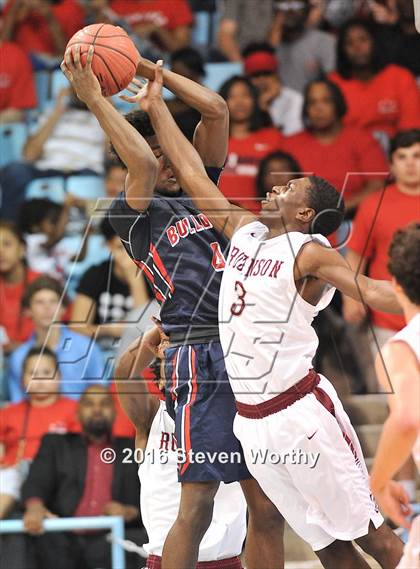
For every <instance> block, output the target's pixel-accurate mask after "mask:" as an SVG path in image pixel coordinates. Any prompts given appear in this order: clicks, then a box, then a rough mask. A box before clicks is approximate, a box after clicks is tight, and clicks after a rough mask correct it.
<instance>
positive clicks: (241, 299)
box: [230, 281, 246, 316]
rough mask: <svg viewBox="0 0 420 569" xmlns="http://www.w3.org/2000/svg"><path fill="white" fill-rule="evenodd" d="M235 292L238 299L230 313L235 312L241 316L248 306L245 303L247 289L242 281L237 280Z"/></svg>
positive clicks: (234, 313) (235, 314)
mask: <svg viewBox="0 0 420 569" xmlns="http://www.w3.org/2000/svg"><path fill="white" fill-rule="evenodd" d="M235 292H236V294H237V299H236V301H235V302H234V303H233V304H232V306H231V307H230V313H231V314H233V316H240V315H241V314H242V312H243V311H244V308H245V306H246V305H245V295H246V290H245V288H244V285H243V284H242V283H241V281H236V283H235Z"/></svg>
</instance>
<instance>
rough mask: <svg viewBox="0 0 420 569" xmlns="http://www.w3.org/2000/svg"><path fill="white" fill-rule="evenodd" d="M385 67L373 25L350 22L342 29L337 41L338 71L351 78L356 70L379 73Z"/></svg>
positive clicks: (355, 21) (359, 21) (366, 22)
mask: <svg viewBox="0 0 420 569" xmlns="http://www.w3.org/2000/svg"><path fill="white" fill-rule="evenodd" d="M383 66H384V60H383V56H382V54H381V51H380V46H379V43H378V41H377V40H376V35H375V31H374V28H373V27H372V24H371V23H370V22H368V21H365V20H361V19H360V20H359V19H352V20H349V21H348V22H347V23H346V24H344V26H343V27H342V28H341V29H340V33H339V36H338V41H337V71H338V73H339V74H340V75H341V76H342V77H345V78H350V77H351V76H352V75H353V72H354V71H356V70H363V69H369V70H371V71H373V72H374V73H377V72H378V71H380V69H382V67H383Z"/></svg>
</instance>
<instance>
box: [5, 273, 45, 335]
mask: <svg viewBox="0 0 420 569" xmlns="http://www.w3.org/2000/svg"><path fill="white" fill-rule="evenodd" d="M39 276H40V273H36V272H35V271H31V270H28V271H27V273H26V278H25V279H24V281H23V282H21V283H19V284H9V283H7V282H5V280H4V279H3V278H2V277H1V276H0V306H1V310H0V326H3V327H4V328H5V329H6V332H7V336H8V338H9V340H10V342H25V340H27V339H28V338H29V336H30V335H31V334H32V332H33V331H34V325H33V322H32V320H31V319H30V318H29V317H28V316H26V315H25V311H24V309H23V308H22V296H23V293H24V291H25V286H27V285H28V284H29V283H31V282H32V281H33V280H35V279H36V278H38V277H39Z"/></svg>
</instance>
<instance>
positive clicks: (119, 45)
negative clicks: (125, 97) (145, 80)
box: [66, 24, 140, 97]
mask: <svg viewBox="0 0 420 569" xmlns="http://www.w3.org/2000/svg"><path fill="white" fill-rule="evenodd" d="M77 44H80V59H81V62H82V65H85V63H86V58H87V53H88V50H89V47H90V46H91V45H93V46H94V47H95V53H94V55H93V60H92V71H93V72H94V74H95V75H96V77H97V78H98V81H99V83H100V85H101V89H102V94H103V95H104V96H105V97H110V96H111V95H115V94H116V93H118V92H119V91H122V90H123V89H125V87H127V85H128V84H129V83H130V81H131V80H132V79H133V77H134V75H135V73H136V69H137V65H138V63H139V61H140V58H139V53H138V51H137V49H136V47H135V45H134V43H133V42H132V41H131V39H130V38H129V37H128V35H127V33H126V32H125V31H124V30H123V29H122V28H120V27H119V26H112V25H111V24H92V25H90V26H86V27H84V28H82V29H81V30H79V31H78V32H76V33H75V34H74V36H73V37H72V38H70V40H69V42H68V44H67V48H71V47H73V46H75V45H77ZM67 48H66V49H67Z"/></svg>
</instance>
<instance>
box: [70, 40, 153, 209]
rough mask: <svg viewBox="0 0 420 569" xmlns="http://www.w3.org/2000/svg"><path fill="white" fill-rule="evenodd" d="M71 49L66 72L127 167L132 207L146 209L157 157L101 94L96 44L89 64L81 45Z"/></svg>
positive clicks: (126, 187) (77, 92)
mask: <svg viewBox="0 0 420 569" xmlns="http://www.w3.org/2000/svg"><path fill="white" fill-rule="evenodd" d="M72 49H73V48H71V49H68V50H67V51H66V53H65V56H64V61H63V63H62V64H61V69H62V71H63V73H64V75H65V76H66V77H67V79H68V80H69V81H70V83H71V84H72V86H73V88H74V90H75V91H76V94H77V96H78V98H79V99H80V100H81V101H83V102H84V103H86V105H87V106H88V107H89V109H90V110H91V111H92V113H93V114H94V115H95V116H96V118H97V119H98V121H99V124H100V125H101V127H102V128H103V130H104V131H105V133H106V134H107V136H108V137H109V139H110V141H111V143H112V145H113V146H114V148H115V150H116V152H117V154H118V156H119V157H120V158H121V160H122V161H123V162H124V164H125V165H126V167H127V170H128V174H127V178H126V181H125V193H126V199H127V203H128V205H129V206H130V207H132V208H133V209H137V210H140V211H143V210H145V209H147V207H148V205H149V202H150V200H151V198H152V196H153V190H154V188H155V185H156V180H157V174H158V161H157V159H156V158H155V156H154V154H153V152H152V150H151V149H150V147H149V145H148V144H147V142H146V141H145V140H144V138H143V137H142V136H141V135H140V133H138V132H137V131H136V129H135V128H133V127H132V126H131V125H130V124H129V123H128V122H127V121H126V120H125V118H124V117H123V116H122V115H121V114H120V113H119V112H118V111H117V110H116V109H115V108H114V107H113V106H112V105H111V103H110V102H109V101H107V100H106V99H105V98H104V97H103V96H102V94H101V88H100V85H99V81H98V79H97V78H96V77H95V75H94V73H93V71H92V68H91V66H92V58H93V54H94V48H93V46H92V47H91V48H90V49H89V53H88V56H87V61H86V65H85V66H83V65H82V63H81V61H80V45H76V46H75V48H74V51H73V53H72Z"/></svg>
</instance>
